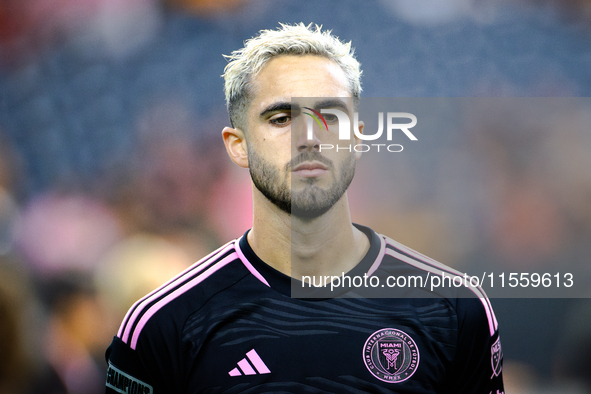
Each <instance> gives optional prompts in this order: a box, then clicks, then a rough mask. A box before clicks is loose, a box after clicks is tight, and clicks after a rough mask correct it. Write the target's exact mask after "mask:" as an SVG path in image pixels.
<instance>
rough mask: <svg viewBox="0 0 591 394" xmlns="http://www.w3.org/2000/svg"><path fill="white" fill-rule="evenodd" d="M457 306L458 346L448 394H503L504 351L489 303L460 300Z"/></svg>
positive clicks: (474, 299)
mask: <svg viewBox="0 0 591 394" xmlns="http://www.w3.org/2000/svg"><path fill="white" fill-rule="evenodd" d="M457 302H458V305H457V308H458V309H457V312H458V343H457V351H456V354H455V357H454V361H453V364H452V368H451V369H452V371H451V374H450V375H448V377H449V379H448V387H449V389H448V390H447V392H452V393H456V394H504V386H503V351H502V347H501V339H500V336H499V329H498V324H497V321H496V317H495V315H494V312H493V310H492V306H491V305H490V301H489V300H488V299H486V298H482V299H479V298H461V299H458V300H457Z"/></svg>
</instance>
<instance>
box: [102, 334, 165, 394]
mask: <svg viewBox="0 0 591 394" xmlns="http://www.w3.org/2000/svg"><path fill="white" fill-rule="evenodd" d="M105 357H106V359H107V363H108V368H107V380H106V393H107V394H111V393H128V392H134V393H142V394H154V393H155V392H157V391H154V381H153V378H152V377H151V376H150V374H149V373H148V371H147V369H146V368H145V366H144V363H143V361H142V360H141V358H140V356H139V355H138V353H137V352H136V351H134V350H132V349H131V348H130V347H128V346H127V344H125V343H124V342H123V341H122V340H121V339H119V338H118V337H114V338H113V342H111V345H110V346H109V348H108V349H107V352H106V355H105Z"/></svg>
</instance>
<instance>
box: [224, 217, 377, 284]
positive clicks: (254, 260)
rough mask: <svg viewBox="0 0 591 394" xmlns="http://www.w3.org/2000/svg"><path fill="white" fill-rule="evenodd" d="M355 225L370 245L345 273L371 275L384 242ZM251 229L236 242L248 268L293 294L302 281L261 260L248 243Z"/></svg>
mask: <svg viewBox="0 0 591 394" xmlns="http://www.w3.org/2000/svg"><path fill="white" fill-rule="evenodd" d="M353 225H354V226H355V227H356V228H357V229H359V230H360V231H361V232H363V233H364V234H365V235H366V236H367V238H368V239H369V242H370V246H369V250H368V251H367V253H366V254H365V256H364V257H363V259H362V260H361V261H360V262H359V263H358V264H357V265H356V266H355V267H354V268H353V269H352V270H351V271H349V272H347V273H346V274H345V275H347V276H350V277H354V276H360V277H363V275H368V276H370V275H371V274H372V273H373V272H375V270H376V268H377V267H378V266H379V264H380V263H381V260H382V257H383V256H384V244H383V242H382V241H381V238H380V237H379V236H378V235H377V234H376V233H375V232H374V231H373V230H372V229H370V228H369V227H365V226H361V225H359V224H355V223H354V224H353ZM249 231H250V230H248V231H246V233H244V235H243V236H242V237H241V238H239V239H238V240H237V242H236V249H237V251H238V255H239V256H240V259H241V260H242V262H243V263H244V265H245V266H246V267H247V268H248V270H249V271H250V272H251V273H252V274H253V275H254V276H255V277H257V279H258V280H259V281H261V282H262V283H263V284H265V285H267V286H269V287H270V288H272V289H274V290H276V291H278V292H280V293H282V294H284V295H287V296H291V294H292V291H291V290H292V286H298V288H301V287H302V282H300V281H299V280H296V279H293V278H291V277H289V276H287V275H285V274H283V273H281V272H279V271H277V270H276V269H275V268H273V267H271V266H270V265H268V264H267V263H265V262H264V261H263V260H261V259H260V258H259V257H258V256H257V255H256V254H255V252H254V251H253V250H252V248H251V247H250V244H249V243H248V239H247V235H248V232H249ZM334 296H338V294H334Z"/></svg>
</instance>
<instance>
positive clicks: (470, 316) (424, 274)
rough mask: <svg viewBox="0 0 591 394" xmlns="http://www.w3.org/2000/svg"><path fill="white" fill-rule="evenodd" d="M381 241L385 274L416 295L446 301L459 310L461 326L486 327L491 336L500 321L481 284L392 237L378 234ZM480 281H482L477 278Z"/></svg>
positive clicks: (381, 268)
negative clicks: (397, 279)
mask: <svg viewBox="0 0 591 394" xmlns="http://www.w3.org/2000/svg"><path fill="white" fill-rule="evenodd" d="M378 237H379V238H380V240H381V242H382V248H383V251H382V252H381V253H382V254H383V259H382V264H381V265H380V267H379V270H381V271H382V275H389V276H391V277H396V278H397V277H398V276H401V277H402V278H401V279H402V280H401V284H405V285H406V286H407V289H406V290H408V291H409V292H410V293H412V294H413V296H418V297H441V298H445V299H447V301H448V302H449V304H450V305H451V306H452V308H453V309H454V310H455V311H456V314H457V318H458V325H460V326H461V325H467V324H469V325H471V326H473V325H475V324H478V325H480V326H481V327H486V331H488V332H489V335H490V336H491V337H492V336H493V335H494V333H495V332H496V331H497V329H498V322H497V319H496V316H495V314H494V311H493V308H492V305H491V303H490V300H489V299H488V297H487V295H486V293H485V292H484V290H483V289H482V288H481V287H480V286H479V284H480V283H479V281H475V280H472V281H471V280H470V278H471V277H470V276H469V275H467V274H466V273H463V272H461V271H458V270H456V269H454V268H451V267H449V266H447V265H445V264H442V263H440V262H438V261H436V260H434V259H432V258H430V257H428V256H425V255H424V254H422V253H420V252H417V251H416V250H413V249H411V248H409V247H408V246H405V245H403V244H401V243H399V242H397V241H394V240H393V239H391V238H388V237H386V236H384V235H381V234H378ZM478 279H480V278H478Z"/></svg>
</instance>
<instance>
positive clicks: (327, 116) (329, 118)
mask: <svg viewBox="0 0 591 394" xmlns="http://www.w3.org/2000/svg"><path fill="white" fill-rule="evenodd" d="M322 116H324V120H326V123H336V122H338V120H339V118H338V117H337V116H336V115H333V114H322Z"/></svg>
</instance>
